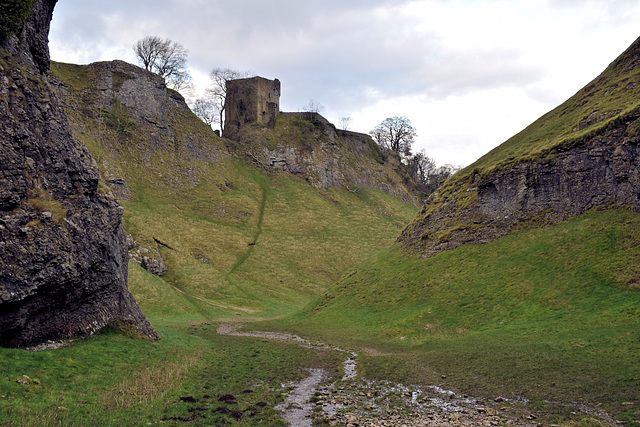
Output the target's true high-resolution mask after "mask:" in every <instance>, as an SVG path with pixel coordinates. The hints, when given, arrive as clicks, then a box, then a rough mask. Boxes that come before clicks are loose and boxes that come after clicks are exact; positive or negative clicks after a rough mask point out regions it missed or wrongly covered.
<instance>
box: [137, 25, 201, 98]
mask: <svg viewBox="0 0 640 427" xmlns="http://www.w3.org/2000/svg"><path fill="white" fill-rule="evenodd" d="M133 51H134V53H135V54H136V58H137V59H138V62H139V63H140V64H141V65H143V66H144V68H145V69H146V70H147V71H151V72H154V73H156V74H159V75H160V76H161V77H163V78H164V79H165V81H166V83H167V86H169V87H170V88H172V89H175V90H181V89H184V88H186V87H188V86H189V85H190V83H191V76H190V75H189V72H188V70H187V53H188V51H187V49H185V48H184V46H182V45H181V44H180V43H177V42H174V41H172V40H170V39H162V38H161V37H158V36H147V37H145V38H142V39H140V40H138V41H137V42H136V44H134V45H133Z"/></svg>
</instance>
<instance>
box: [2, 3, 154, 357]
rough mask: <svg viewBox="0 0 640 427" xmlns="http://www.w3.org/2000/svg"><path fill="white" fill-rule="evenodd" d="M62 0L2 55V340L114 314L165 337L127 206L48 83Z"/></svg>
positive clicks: (50, 333) (50, 332) (48, 333)
mask: <svg viewBox="0 0 640 427" xmlns="http://www.w3.org/2000/svg"><path fill="white" fill-rule="evenodd" d="M55 3H56V0H38V1H36V2H35V3H34V5H33V7H32V9H31V12H30V14H29V15H28V17H27V19H26V21H25V24H24V29H23V31H22V34H20V36H19V37H18V36H9V37H8V38H6V39H5V40H4V41H3V46H2V59H1V60H0V345H2V346H10V347H26V346H33V345H36V344H39V343H42V342H45V341H47V340H60V339H66V338H74V337H79V336H83V335H87V334H91V333H93V332H95V331H97V330H99V329H100V328H102V327H103V326H105V325H107V324H114V325H116V326H118V327H121V328H125V329H127V330H129V331H131V332H134V333H137V334H140V335H143V336H147V337H149V338H151V339H158V335H157V333H156V332H155V330H154V329H153V327H152V326H151V325H150V324H149V322H148V321H147V319H146V318H145V316H144V315H143V314H142V312H141V311H140V308H139V307H138V305H137V303H136V302H135V300H134V299H133V297H132V296H131V294H130V293H129V291H128V290H127V248H126V242H125V234H124V231H123V229H122V225H121V217H122V208H121V207H120V206H119V204H118V203H117V202H116V201H114V200H112V199H109V198H107V197H105V196H104V195H102V194H100V193H99V192H98V175H97V172H96V170H95V168H94V164H93V161H92V159H91V157H90V156H89V154H88V152H87V150H86V149H85V148H84V147H83V146H82V145H81V144H80V143H78V141H77V140H75V139H74V138H73V137H72V134H71V130H70V127H69V124H68V120H67V117H66V115H65V113H64V111H63V108H62V105H61V102H60V101H59V99H58V97H57V95H56V94H55V93H54V92H53V91H52V90H51V88H50V86H49V83H48V77H47V74H48V70H49V53H48V46H47V37H48V31H49V22H50V20H51V17H52V13H53V8H54V6H55Z"/></svg>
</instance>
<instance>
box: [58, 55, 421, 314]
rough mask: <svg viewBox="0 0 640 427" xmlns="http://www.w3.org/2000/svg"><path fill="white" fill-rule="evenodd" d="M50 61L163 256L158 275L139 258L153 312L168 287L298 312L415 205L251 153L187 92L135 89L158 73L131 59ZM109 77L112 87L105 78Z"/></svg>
mask: <svg viewBox="0 0 640 427" xmlns="http://www.w3.org/2000/svg"><path fill="white" fill-rule="evenodd" d="M114 67H115V69H114ZM52 70H53V72H54V74H55V76H56V77H57V78H58V79H60V80H62V81H63V82H65V84H66V85H67V88H65V91H64V96H65V99H66V102H67V105H68V107H69V108H68V109H67V110H68V114H69V115H70V118H71V122H72V125H73V128H74V131H75V134H76V136H77V137H78V139H79V140H80V141H82V142H83V143H84V144H85V145H86V146H87V148H88V149H89V151H90V152H91V154H92V156H93V157H94V158H95V159H96V160H97V162H98V166H99V167H100V169H101V172H102V174H101V175H102V179H103V180H104V182H105V183H108V181H109V179H111V178H113V177H116V178H124V182H125V183H126V186H127V190H128V194H127V197H125V198H121V200H120V201H121V203H122V205H123V207H124V217H123V219H124V227H125V231H126V232H127V233H130V234H131V235H132V236H133V238H134V239H135V241H136V242H138V243H139V244H140V246H142V247H145V248H147V249H150V250H156V249H157V250H159V251H160V252H161V254H162V257H163V258H164V261H165V264H166V266H167V269H168V271H167V273H166V274H164V275H163V276H162V277H161V278H157V277H152V276H150V275H149V274H143V273H142V272H138V273H136V267H135V266H133V267H132V268H131V271H132V274H131V280H130V287H131V291H132V293H133V294H134V296H135V297H136V299H137V300H138V301H139V303H140V304H141V306H142V307H143V311H145V313H146V314H148V315H151V316H153V315H154V314H155V313H156V312H157V311H158V312H160V313H165V312H166V311H167V310H169V309H168V308H167V307H164V306H163V305H160V304H155V303H154V302H155V301H156V300H155V299H154V298H155V296H157V295H162V294H175V295H176V296H179V297H180V298H182V299H186V300H187V303H188V304H189V305H191V306H193V307H194V308H193V309H192V310H191V311H193V310H195V312H196V313H198V315H199V316H203V317H206V318H218V317H221V316H223V317H224V316H234V317H257V318H270V317H273V316H275V315H282V314H286V313H290V312H292V311H295V310H296V309H298V308H300V307H302V306H304V305H305V304H307V303H308V302H309V301H310V300H311V299H312V298H313V297H315V296H316V295H318V293H320V292H321V291H323V290H325V289H326V288H327V287H328V286H330V285H331V284H332V283H335V281H336V280H337V279H338V278H339V277H340V276H341V275H342V274H343V273H344V272H345V271H346V270H347V269H349V268H351V267H352V266H353V265H355V264H356V263H358V262H361V261H363V260H364V259H366V258H367V257H369V256H370V255H371V254H373V253H375V252H377V251H378V250H381V249H383V248H385V247H387V246H388V245H389V244H390V243H391V242H393V240H394V239H395V237H396V236H397V234H398V232H399V230H400V229H401V228H402V227H403V226H404V225H405V224H406V223H407V222H408V221H409V220H410V219H411V218H412V216H413V215H414V214H415V208H413V207H412V206H410V205H407V204H405V203H403V202H400V201H399V200H397V199H395V198H393V197H391V196H389V195H387V194H385V193H383V192H381V191H379V190H374V189H371V188H366V187H360V188H358V191H357V192H356V193H354V192H351V191H348V190H346V189H344V188H327V189H319V188H315V187H313V186H311V185H309V184H308V183H307V182H306V181H305V180H303V179H302V178H299V177H296V176H293V175H292V174H290V173H286V172H274V171H269V170H266V169H264V168H261V167H259V165H255V164H252V163H248V162H246V161H244V160H242V159H243V158H244V153H243V152H242V151H238V152H237V153H236V152H233V151H232V152H228V151H227V148H226V146H227V145H232V143H231V141H227V140H224V139H222V138H219V137H217V136H216V135H215V134H214V133H213V132H212V130H211V129H210V128H209V127H207V126H206V125H205V124H204V123H202V122H201V121H200V120H199V119H198V118H197V117H196V116H195V115H193V114H192V113H191V112H190V111H189V110H188V108H187V107H186V105H185V104H184V102H180V100H179V95H178V94H176V93H173V92H171V91H166V92H162V91H156V92H154V93H151V94H148V93H140V94H137V93H136V92H135V90H137V89H138V88H140V87H143V85H144V84H146V81H147V79H149V78H150V77H147V75H146V74H145V72H144V71H142V70H139V71H138V70H136V69H135V68H134V67H132V66H129V65H128V64H124V63H115V64H110V63H103V64H96V65H90V66H76V65H70V64H58V63H54V64H53V66H52ZM109 84H110V89H111V91H112V92H111V98H109V97H104V95H102V94H101V93H99V91H98V90H97V89H96V88H97V87H101V86H102V87H104V86H105V85H106V86H107V87H109ZM101 97H102V98H101ZM149 98H153V99H151V100H150V99H149ZM176 99H177V100H176ZM149 116H151V117H152V123H151V124H150V120H149V119H148V118H147V117H149ZM158 123H159V124H158ZM309 125H310V126H311V127H313V126H312V125H311V124H309ZM290 128H291V129H290V130H291V133H293V134H291V135H289V134H287V133H286V130H282V129H280V130H279V133H278V135H279V136H278V138H281V139H282V138H284V139H287V138H288V139H290V140H291V141H289V142H288V143H292V144H293V143H294V142H295V141H297V140H298V139H300V138H299V137H300V136H299V135H297V134H296V132H297V130H298V127H296V126H291V127H290ZM296 135H297V136H296ZM307 139H308V138H307ZM301 141H302V140H301ZM305 141H306V140H305ZM300 143H303V142H300ZM236 149H239V148H238V147H236ZM236 154H237V156H236ZM103 187H104V191H110V190H113V188H109V187H108V186H107V185H106V184H103ZM157 242H161V243H162V244H159V243H157Z"/></svg>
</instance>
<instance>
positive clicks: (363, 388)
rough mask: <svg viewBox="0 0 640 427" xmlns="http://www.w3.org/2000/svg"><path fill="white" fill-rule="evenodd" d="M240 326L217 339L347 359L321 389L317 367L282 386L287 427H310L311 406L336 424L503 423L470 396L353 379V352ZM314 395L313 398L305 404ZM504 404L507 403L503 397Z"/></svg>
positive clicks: (222, 331) (323, 374)
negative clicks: (278, 344)
mask: <svg viewBox="0 0 640 427" xmlns="http://www.w3.org/2000/svg"><path fill="white" fill-rule="evenodd" d="M242 326H243V325H241V324H237V325H231V324H225V325H220V326H219V327H218V328H217V332H218V333H219V334H221V335H233V336H244V337H255V338H267V339H279V340H291V341H294V342H297V343H299V344H300V345H301V346H303V347H306V348H314V349H323V350H324V349H329V350H335V351H341V352H344V353H347V354H348V355H349V356H348V357H347V358H346V359H345V361H344V362H343V366H344V375H343V377H342V379H341V380H339V381H335V382H334V383H332V384H329V385H324V386H323V385H322V383H323V382H325V381H326V380H327V379H328V376H327V373H326V372H325V371H324V370H323V369H309V370H308V372H309V376H307V377H306V378H304V379H303V380H301V381H299V382H295V383H291V384H284V385H283V386H284V387H293V390H292V391H291V393H289V395H288V396H287V398H286V399H285V400H284V402H282V403H280V404H279V405H277V406H276V407H275V408H276V409H278V410H280V411H282V412H283V418H284V419H285V420H286V421H287V422H288V423H289V425H290V426H293V427H311V426H312V425H313V419H312V416H313V408H314V406H316V405H317V406H320V409H321V410H320V412H319V413H320V414H321V417H324V418H325V419H326V420H327V421H329V422H332V423H336V424H338V425H348V424H356V425H357V424H359V425H363V426H364V425H367V426H379V425H405V426H430V425H442V424H443V423H445V424H451V423H453V424H455V425H458V426H487V425H498V420H501V419H502V421H504V420H505V419H507V418H505V416H504V414H499V413H498V411H496V410H495V409H492V408H487V407H486V406H484V404H481V403H480V402H478V401H477V400H475V399H474V398H471V397H469V396H466V395H456V394H455V393H454V392H453V391H449V390H445V389H442V388H440V387H438V386H435V385H433V386H406V385H403V384H395V383H392V382H388V381H371V380H364V379H359V378H358V364H357V357H358V354H357V353H355V352H353V351H350V350H344V349H341V348H339V347H335V346H331V345H327V344H324V343H318V342H311V341H309V340H306V339H304V338H301V337H299V336H298V335H293V334H286V333H280V332H262V331H260V332H258V331H254V332H239V331H238V329H240V328H241V327H242ZM316 393H317V395H316ZM314 395H316V396H317V398H315V399H313V400H314V402H311V400H312V397H313V396H314ZM504 404H505V405H507V404H508V403H507V402H506V399H505V403H504ZM503 409H507V408H503ZM500 412H502V411H500ZM399 414H410V415H399ZM500 417H502V418H500ZM510 421H511V423H512V425H532V424H530V423H528V422H521V421H522V420H514V419H513V418H512V419H511V420H510ZM379 422H383V424H379ZM388 422H391V424H388ZM384 423H387V424H384Z"/></svg>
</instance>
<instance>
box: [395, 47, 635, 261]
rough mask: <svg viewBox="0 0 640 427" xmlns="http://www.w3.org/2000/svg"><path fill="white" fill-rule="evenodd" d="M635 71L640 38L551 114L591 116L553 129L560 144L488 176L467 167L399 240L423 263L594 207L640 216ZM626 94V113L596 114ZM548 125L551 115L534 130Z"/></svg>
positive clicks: (517, 159)
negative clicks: (574, 111)
mask: <svg viewBox="0 0 640 427" xmlns="http://www.w3.org/2000/svg"><path fill="white" fill-rule="evenodd" d="M639 67H640V39H638V40H637V41H636V42H635V43H634V44H632V45H631V47H630V48H629V49H627V51H626V52H625V53H624V54H623V55H621V56H620V57H619V58H618V59H616V61H614V62H613V63H612V64H611V65H610V66H609V67H608V69H607V70H605V72H604V73H603V74H602V75H601V76H600V77H598V78H597V79H596V80H594V82H592V83H591V84H590V85H588V86H587V87H585V88H584V89H583V90H582V91H580V92H578V94H576V95H575V96H574V97H573V98H572V99H571V100H569V101H567V103H565V104H563V105H562V106H560V107H558V109H556V110H554V112H552V113H556V112H560V113H556V116H559V117H566V115H568V114H572V111H570V109H571V108H581V109H582V110H580V111H583V110H585V109H587V110H586V111H589V113H588V114H587V115H586V116H585V117H584V118H583V119H582V120H580V119H579V121H577V122H576V123H573V124H571V128H570V129H569V131H568V133H567V130H566V129H565V130H563V131H562V132H565V133H564V135H563V134H562V133H561V130H558V132H559V134H558V135H557V139H561V138H560V137H561V136H562V137H564V141H563V142H561V143H559V144H557V145H554V146H549V147H548V148H547V149H545V150H541V151H539V152H538V154H536V155H529V156H528V157H526V156H525V157H523V158H517V157H515V158H512V159H504V160H505V161H507V163H509V162H510V164H509V165H508V166H500V165H498V166H496V167H494V168H493V169H492V170H489V171H487V170H485V171H482V172H481V173H479V172H478V170H477V169H473V167H474V165H472V166H470V167H469V168H468V169H469V171H468V172H467V173H466V174H465V175H461V176H457V177H455V176H454V177H453V178H452V179H450V181H449V182H447V183H445V186H444V187H443V188H442V189H441V190H440V191H439V192H437V193H434V194H433V195H432V196H431V197H430V198H429V199H428V200H427V202H426V203H425V206H424V207H423V209H422V210H421V211H420V213H419V214H418V217H417V219H416V220H415V221H414V222H413V223H412V224H411V225H409V226H408V227H407V228H406V229H405V230H404V231H403V233H402V235H401V236H400V238H399V241H400V242H402V243H404V245H405V247H406V248H407V250H408V251H410V252H413V253H416V252H419V253H422V256H423V257H424V258H426V257H429V256H432V255H434V254H437V253H439V252H442V251H445V250H449V249H454V248H456V247H458V246H460V245H463V244H467V243H486V242H489V241H492V240H495V239H497V238H499V237H501V236H504V235H506V234H509V233H510V232H511V230H513V229H514V228H516V227H521V226H522V224H523V223H534V224H540V225H545V224H552V223H555V222H559V221H562V220H565V219H567V218H570V217H572V216H575V215H579V214H581V213H583V212H585V211H587V210H589V209H592V208H596V207H607V206H624V207H628V208H631V209H633V210H634V211H636V212H640V145H639V144H640V106H638V102H637V92H636V91H637V88H638V87H639V85H640V73H639V72H638V70H639V69H640V68H639ZM598 91H600V92H598ZM634 94H635V95H634ZM623 95H625V96H627V98H628V100H629V101H628V102H629V105H626V106H624V107H626V109H625V110H624V111H622V110H619V109H618V110H615V111H611V112H609V113H606V112H605V113H602V112H600V111H593V110H596V109H598V108H602V106H603V105H608V104H607V102H610V103H612V102H615V100H617V99H620V98H621V97H622V96H623ZM590 108H591V110H589V109H590ZM558 114H559V115H558ZM548 119H549V115H547V116H545V117H543V118H541V119H540V120H539V121H538V122H536V123H544V120H548ZM534 125H536V124H534ZM534 125H532V126H534ZM538 126H540V125H539V124H538ZM565 126H566V125H565ZM524 132H526V130H525V131H524ZM571 132H581V133H578V134H576V136H573V135H572V134H571ZM565 135H566V136H565ZM541 142H543V141H541ZM463 172H464V171H463Z"/></svg>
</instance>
